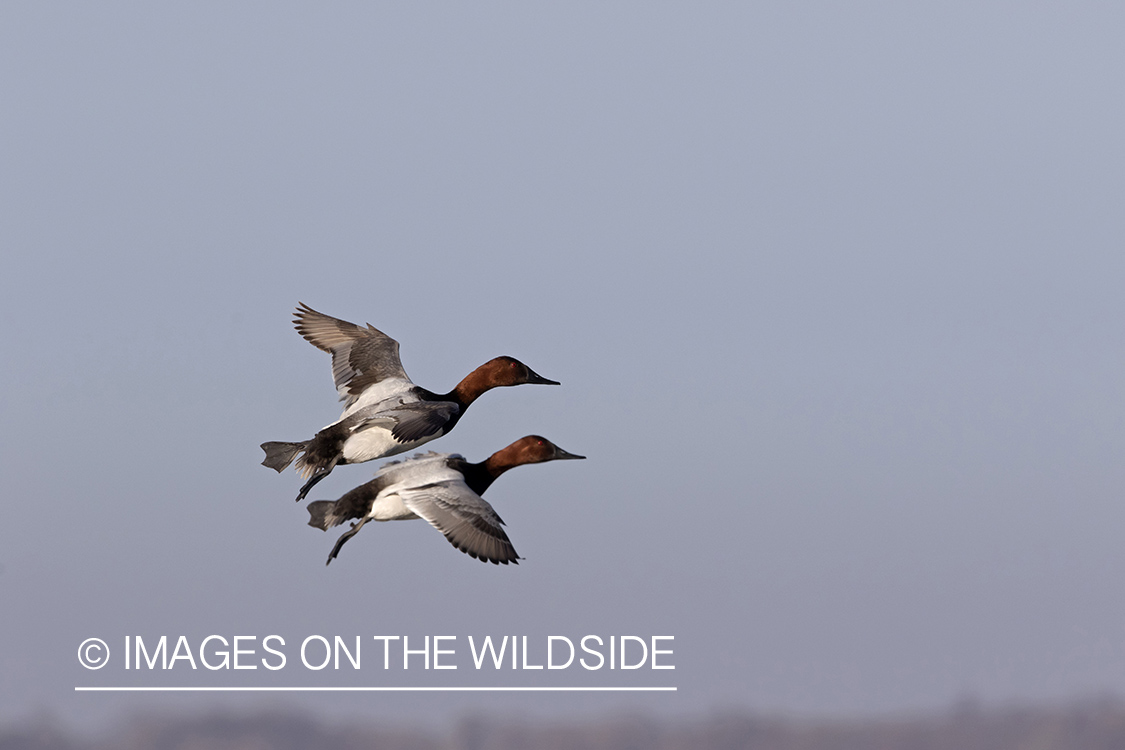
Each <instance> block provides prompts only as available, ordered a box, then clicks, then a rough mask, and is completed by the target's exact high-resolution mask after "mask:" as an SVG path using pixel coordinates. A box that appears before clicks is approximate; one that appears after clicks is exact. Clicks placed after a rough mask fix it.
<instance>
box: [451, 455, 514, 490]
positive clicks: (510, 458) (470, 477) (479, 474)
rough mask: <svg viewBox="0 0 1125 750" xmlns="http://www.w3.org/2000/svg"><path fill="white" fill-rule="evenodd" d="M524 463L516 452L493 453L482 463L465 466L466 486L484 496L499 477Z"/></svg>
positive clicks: (463, 469) (463, 470)
mask: <svg viewBox="0 0 1125 750" xmlns="http://www.w3.org/2000/svg"><path fill="white" fill-rule="evenodd" d="M523 463H524V462H523V461H520V460H519V457H518V456H517V455H516V454H515V452H514V451H508V450H507V449H505V450H502V451H497V452H496V453H493V454H492V455H491V456H489V457H488V458H487V459H485V460H484V461H481V462H480V463H476V464H469V463H467V464H465V466H464V467H463V468H462V469H461V473H462V474H464V475H465V484H467V485H469V489H471V490H472V491H473V492H475V493H477V494H478V495H483V494H484V491H485V490H487V489H488V488H489V487H490V486H492V483H493V482H495V481H496V478H497V477H499V476H500V475H501V474H503V473H504V472H505V471H507V470H508V469H511V468H514V467H516V466H520V465H522V464H523Z"/></svg>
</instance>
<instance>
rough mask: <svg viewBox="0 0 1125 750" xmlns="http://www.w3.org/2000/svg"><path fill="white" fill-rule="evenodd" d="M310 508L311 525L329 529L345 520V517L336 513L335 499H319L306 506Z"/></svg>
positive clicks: (325, 529)
mask: <svg viewBox="0 0 1125 750" xmlns="http://www.w3.org/2000/svg"><path fill="white" fill-rule="evenodd" d="M306 507H307V508H308V509H309V526H312V527H313V528H315V529H323V530H324V531H328V530H329V529H330V528H332V527H333V526H339V525H340V524H342V523H343V522H344V517H343V516H339V515H336V512H335V511H336V501H335V500H317V501H315V502H311V503H309V504H308V505H307V506H306Z"/></svg>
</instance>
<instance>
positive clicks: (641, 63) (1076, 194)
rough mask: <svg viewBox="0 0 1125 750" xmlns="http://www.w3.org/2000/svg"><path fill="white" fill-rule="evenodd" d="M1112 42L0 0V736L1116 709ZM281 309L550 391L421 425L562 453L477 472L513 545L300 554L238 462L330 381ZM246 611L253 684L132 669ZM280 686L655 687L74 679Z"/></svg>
mask: <svg viewBox="0 0 1125 750" xmlns="http://www.w3.org/2000/svg"><path fill="white" fill-rule="evenodd" d="M1123 31H1125V10H1123V9H1122V6H1120V5H1118V4H1116V3H1065V4H1064V3H1030V4H1029V3H1017V2H985V3H980V2H947V3H930V4H905V5H904V4H901V3H889V2H848V3H822V2H818V3H782V2H768V3H681V4H671V3H573V2H568V3H561V4H531V5H529V4H526V3H508V4H497V3H472V4H451V3H400V4H395V5H391V4H375V3H347V2H341V3H330V4H327V5H318V6H317V7H315V8H314V7H312V6H311V5H308V4H294V3H287V4H278V3H239V4H231V3H190V4H172V5H169V4H156V5H154V4H151V3H52V4H48V3H37V2H9V3H5V4H4V6H3V9H2V10H0V191H2V193H0V240H2V248H3V268H2V275H0V292H2V294H0V311H2V314H3V321H4V324H3V326H2V327H0V328H2V332H0V344H2V347H3V352H4V355H3V359H2V364H0V368H2V369H0V377H2V381H0V385H2V387H3V396H2V399H0V404H2V406H0V409H2V420H3V430H2V431H0V463H2V476H3V484H4V495H5V500H4V503H3V507H4V516H3V522H2V523H0V623H2V630H0V633H2V641H0V707H2V708H0V720H10V719H15V718H18V717H22V716H26V715H29V714H34V713H38V712H47V713H48V714H51V715H54V716H57V717H59V718H60V719H62V720H64V721H66V722H68V723H69V724H71V725H74V726H85V725H100V724H104V723H105V722H107V721H109V720H111V719H112V718H113V717H116V716H119V715H122V714H129V713H135V712H138V711H142V712H143V711H148V710H160V711H172V712H175V711H189V710H195V709H198V708H205V707H208V706H224V707H228V708H234V709H236V710H237V709H238V708H239V707H245V708H247V709H250V708H257V707H262V706H267V707H268V706H275V705H283V706H284V705H295V706H301V707H305V708H310V709H312V710H315V711H317V712H320V713H323V714H324V715H329V716H331V715H344V714H347V715H351V716H360V717H363V718H365V719H369V720H372V721H384V720H388V721H389V720H392V719H393V720H395V721H416V720H422V719H426V720H427V721H443V720H448V719H450V717H456V716H458V715H462V714H463V713H464V712H467V711H474V710H478V709H480V710H485V711H488V712H491V713H494V714H502V715H503V714H517V713H518V714H520V715H525V714H531V715H535V714H541V715H546V716H555V717H563V718H565V717H568V716H579V715H588V714H596V713H598V712H604V711H606V710H615V709H618V708H620V709H627V710H635V711H640V712H646V713H651V714H659V715H668V714H673V713H683V714H692V713H699V712H704V711H708V710H712V709H716V708H745V709H749V710H754V711H783V712H787V713H790V714H796V715H808V716H826V715H870V714H879V713H888V712H892V713H893V712H905V711H918V710H929V709H933V708H936V707H943V706H946V705H948V704H950V703H951V702H952V701H954V700H957V699H958V698H959V697H963V696H975V697H976V698H979V699H980V700H983V701H986V702H993V703H1010V702H1019V701H1033V702H1053V701H1064V700H1069V699H1072V698H1075V697H1081V696H1087V695H1090V694H1100V693H1110V694H1118V695H1119V694H1121V693H1125V595H1123V589H1122V581H1123V580H1125V544H1123V543H1122V531H1123V528H1122V527H1123V524H1125V504H1123V502H1122V500H1123V498H1122V487H1123V486H1125V460H1123V449H1125V438H1123V436H1125V423H1123V418H1125V379H1123V377H1122V371H1123V369H1125V349H1123V346H1122V342H1123V334H1125V322H1123V321H1125V294H1123V289H1125V211H1123V209H1125V139H1123V136H1122V134H1123V133H1125V98H1123V96H1122V92H1123V91H1125V45H1123V44H1122V35H1123ZM298 301H303V302H306V303H308V304H310V305H312V306H313V307H315V308H317V309H319V310H322V311H324V312H326V313H328V314H331V315H335V316H338V317H341V318H344V319H346V320H351V321H354V322H357V323H363V322H370V323H372V324H374V325H376V326H377V327H379V328H380V329H382V330H384V331H385V332H387V333H388V334H390V335H392V336H394V337H395V338H396V339H398V340H399V341H400V342H401V344H402V357H403V363H404V365H405V367H406V370H407V372H408V373H409V374H410V375H411V376H412V378H413V379H414V380H415V382H417V383H419V384H420V385H423V386H425V387H428V388H431V389H434V390H439V391H444V390H447V389H449V388H451V387H452V386H453V385H454V384H455V383H456V382H457V381H458V380H459V379H460V378H461V377H462V376H464V375H465V374H466V373H468V372H469V371H470V370H471V369H472V368H474V367H475V366H477V365H478V364H480V363H482V362H484V361H486V360H487V359H489V358H491V357H493V356H496V355H499V354H509V355H512V356H515V357H518V358H520V359H521V360H523V361H525V362H527V363H528V364H529V365H530V366H531V367H533V368H534V369H536V370H537V371H538V372H540V373H541V374H543V375H545V376H547V377H549V378H553V379H557V380H560V381H562V386H561V387H550V388H548V387H540V386H525V387H521V388H515V389H502V390H499V391H495V392H492V393H488V394H486V395H485V396H484V397H483V398H482V399H481V400H480V402H479V403H478V404H477V405H475V406H474V407H473V409H472V410H471V411H470V412H469V413H468V415H467V416H466V417H465V419H464V420H462V422H461V423H460V425H459V426H458V428H457V430H456V431H455V432H454V433H453V434H452V435H450V436H448V437H446V438H444V439H442V440H441V441H439V442H436V443H433V444H431V446H429V447H432V448H433V449H436V450H441V451H457V452H461V453H464V454H465V455H467V456H468V457H470V458H471V459H473V460H480V459H483V458H484V457H486V456H487V455H488V454H489V453H491V452H493V451H494V450H497V449H499V448H501V447H503V446H504V445H506V444H508V443H509V442H511V441H512V440H514V439H516V438H518V437H520V436H522V435H525V434H528V433H532V432H535V433H540V434H543V435H545V436H547V437H549V438H550V439H552V440H553V441H555V442H557V443H558V444H559V445H561V446H562V447H563V448H565V449H567V450H570V451H573V452H577V453H582V454H584V455H587V456H589V458H588V460H586V461H584V462H565V463H554V464H548V465H544V466H533V467H524V468H521V469H518V470H516V471H514V472H512V473H511V474H509V475H506V476H505V477H504V478H503V479H502V480H501V481H499V482H498V483H497V484H496V485H495V486H494V488H493V489H492V490H491V491H490V493H489V500H490V501H491V502H492V503H493V504H494V505H495V506H496V507H497V509H498V511H499V512H500V513H501V514H502V515H503V516H504V518H505V520H506V521H507V522H508V529H509V533H510V535H511V537H512V540H513V542H514V543H515V545H516V548H517V549H518V550H519V552H520V553H521V554H522V555H523V556H524V557H525V558H526V560H525V561H524V562H523V563H522V564H521V565H519V566H518V567H506V568H498V567H496V566H491V565H482V564H480V563H479V562H476V561H474V560H472V559H470V558H468V557H467V556H465V555H463V554H461V553H459V552H457V551H456V550H454V549H453V548H452V547H451V546H450V545H449V544H448V543H446V542H445V540H443V539H442V538H441V536H440V534H438V533H436V532H435V531H434V530H433V529H431V528H429V527H428V526H427V525H426V524H424V523H422V522H413V523H400V524H375V525H368V526H366V527H365V528H364V530H363V532H362V534H360V535H358V536H357V537H356V538H355V539H354V540H353V541H352V542H351V543H349V544H348V545H347V547H345V548H344V551H343V552H342V554H341V556H340V558H339V559H338V560H337V561H335V562H334V563H333V564H332V565H331V566H329V567H327V568H326V567H325V566H324V559H325V557H326V556H327V554H328V552H329V550H330V549H331V546H332V543H333V541H334V539H335V537H336V536H337V534H336V532H333V533H331V534H324V533H322V532H319V531H317V530H314V529H311V528H309V527H307V526H306V525H305V522H306V520H307V514H306V512H305V510H304V504H301V505H296V504H295V503H294V502H293V500H292V498H293V497H294V495H295V493H296V490H297V488H298V487H299V485H300V481H299V479H298V477H297V476H296V474H294V473H293V472H292V471H289V472H287V473H286V474H284V475H281V476H279V475H277V474H275V473H274V472H272V471H270V470H268V469H265V468H263V467H262V466H260V465H259V461H260V460H261V458H262V454H261V451H260V450H259V448H258V444H259V443H260V442H262V441H264V440H297V439H303V438H306V437H308V436H310V435H311V434H312V433H313V432H314V431H315V430H316V429H318V428H320V427H322V426H323V425H325V424H327V423H329V422H331V421H333V420H334V419H335V418H336V416H337V415H338V413H339V406H338V404H337V403H336V400H335V395H336V394H335V391H334V390H333V388H332V383H331V376H330V368H329V358H328V356H327V355H325V354H324V353H322V352H319V351H317V350H316V349H314V348H313V347H311V346H309V345H308V344H307V343H305V342H304V341H303V340H302V339H301V338H300V337H299V336H298V335H297V334H296V333H295V332H294V331H293V328H292V325H291V323H290V317H291V315H290V314H291V312H292V309H293V306H294V305H295V304H296V303H297V302H298ZM377 465H378V464H377V463H370V464H366V465H363V466H355V467H343V468H341V469H339V470H337V471H335V472H334V473H333V474H332V476H331V477H330V478H329V479H328V480H326V481H324V482H323V483H321V484H320V485H319V486H318V487H317V488H316V491H314V492H313V497H314V498H334V497H336V496H338V495H339V494H341V493H343V492H344V491H346V490H348V489H350V488H351V487H353V486H356V485H358V484H360V483H361V482H363V481H366V480H367V479H368V478H369V477H370V476H371V474H372V472H373V471H374V470H375V468H376V467H377ZM271 633H277V634H281V635H283V636H284V637H285V638H286V641H287V643H288V648H287V651H288V653H289V659H290V661H289V665H288V666H287V667H286V669H285V670H282V671H281V672H278V673H267V672H266V671H265V670H263V669H258V670H257V671H253V672H251V671H240V672H233V671H225V672H209V671H207V670H204V669H202V668H200V669H199V670H197V671H196V672H194V673H193V672H192V671H191V670H190V669H189V668H187V669H185V665H184V663H182V662H181V663H180V664H179V665H178V666H177V667H176V669H174V670H172V671H170V672H169V673H162V672H159V671H158V672H155V673H153V672H147V671H145V672H139V673H138V672H132V671H131V672H125V671H124V669H123V667H122V665H121V663H120V659H121V658H122V653H121V646H122V644H123V638H124V637H125V636H126V635H138V634H139V635H142V636H144V637H145V638H146V639H148V638H153V639H155V638H158V637H159V636H160V635H168V636H170V637H171V638H172V639H175V638H176V637H177V636H179V635H181V634H182V635H186V636H188V638H189V639H190V640H191V641H192V642H193V643H195V644H198V643H199V642H200V641H201V640H202V639H203V638H204V637H206V636H208V635H211V634H220V635H224V636H225V637H227V638H232V637H233V636H235V635H257V636H259V638H261V637H263V636H265V635H268V634H271ZM314 633H315V634H322V635H327V636H332V635H344V636H348V637H354V636H355V635H362V636H364V638H365V639H368V638H370V636H371V635H374V634H399V635H409V636H411V637H412V638H414V637H418V638H421V637H422V636H425V635H458V636H459V637H460V640H459V642H460V647H459V648H460V649H461V651H462V652H464V651H465V650H466V647H465V641H464V637H465V636H466V635H474V636H476V637H480V636H483V635H486V634H494V635H504V634H508V635H521V636H522V635H528V636H529V637H530V638H531V642H532V644H533V645H534V644H537V643H539V644H541V643H542V641H544V640H545V638H546V636H547V635H568V636H570V637H572V638H575V639H577V638H580V637H581V636H583V635H586V634H598V635H601V636H602V637H608V636H610V635H615V634H616V635H621V634H633V635H640V636H649V635H674V636H675V641H674V652H675V653H674V657H673V658H672V659H671V661H672V662H673V663H674V664H675V666H676V669H675V670H674V671H657V672H653V671H650V670H637V671H636V672H631V673H625V672H614V673H609V672H607V671H602V672H585V671H582V673H580V674H579V673H576V671H575V670H574V669H571V670H567V671H565V672H550V673H548V672H547V671H546V670H544V671H542V672H537V673H536V672H530V673H519V672H516V673H511V672H504V673H500V674H492V673H487V672H481V673H476V671H475V670H473V669H472V668H471V662H470V661H469V659H467V658H465V657H462V658H461V659H460V660H459V662H458V663H459V664H460V668H459V669H458V670H456V671H452V670H451V671H445V672H433V671H431V672H429V673H427V672H425V671H424V670H421V669H411V670H410V671H408V672H402V671H392V672H389V673H386V674H384V673H383V672H382V671H381V670H376V669H372V667H373V666H376V665H375V664H374V663H373V662H375V661H376V659H375V658H374V657H375V650H374V649H371V651H365V657H366V658H365V667H364V669H363V670H362V671H361V672H360V673H358V674H356V673H352V672H351V671H350V670H341V671H340V672H338V673H333V672H332V671H331V670H326V671H325V672H315V673H314V672H308V671H306V670H304V669H303V668H301V667H300V666H299V664H297V663H295V662H296V661H297V660H296V657H295V650H296V644H298V643H299V642H300V640H301V639H302V638H304V637H305V636H306V635H310V634H314ZM92 636H97V637H101V638H104V639H105V640H106V641H107V642H108V643H109V644H110V648H111V651H112V650H115V649H116V650H115V652H114V653H113V655H112V658H113V661H111V663H110V666H109V667H107V668H106V669H103V670H100V671H97V672H90V671H87V670H85V669H83V668H82V667H81V666H80V665H79V664H78V663H77V660H76V658H75V652H76V649H77V647H78V644H79V643H80V642H81V641H82V640H83V639H85V638H88V637H92ZM366 648H369V644H367V643H365V649H366ZM540 648H541V645H540ZM259 655H260V652H259ZM367 658H370V659H371V660H372V661H371V662H367V660H366V659H367ZM310 684H316V685H372V684H391V685H395V684H398V685H407V684H411V685H436V686H443V685H482V684H495V685H516V684H525V685H568V684H570V685H625V686H637V685H647V686H659V685H675V686H677V687H678V688H679V691H678V692H677V693H674V694H667V693H664V694H653V693H648V694H645V693H641V694H613V695H604V694H603V695H594V696H590V695H580V694H564V695H559V694H548V695H511V694H424V695H423V694H398V695H385V694H358V695H354V694H353V695H339V694H331V695H324V694H319V695H296V696H289V697H276V696H271V695H265V696H262V695H233V696H232V695H224V694H218V695H197V694H196V695H184V694H160V695H151V694H85V693H83V694H76V693H75V692H74V687H75V686H76V685H196V686H204V685H310Z"/></svg>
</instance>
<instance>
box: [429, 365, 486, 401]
mask: <svg viewBox="0 0 1125 750" xmlns="http://www.w3.org/2000/svg"><path fill="white" fill-rule="evenodd" d="M485 367H486V366H485V365H481V366H480V367H478V368H477V369H475V370H473V371H472V372H470V373H469V374H468V375H466V376H465V377H464V378H463V379H462V380H461V382H460V383H458V384H457V385H456V386H455V387H454V388H453V390H452V391H450V392H449V393H446V394H444V395H443V396H442V399H443V400H446V401H452V402H454V403H455V404H457V405H458V406H460V407H461V411H465V409H467V408H469V404H471V403H473V402H474V401H476V400H477V399H478V398H480V396H481V394H482V393H484V392H485V391H490V390H492V389H493V388H495V387H496V386H495V385H493V384H492V383H491V382H489V377H488V373H487V372H486V370H485Z"/></svg>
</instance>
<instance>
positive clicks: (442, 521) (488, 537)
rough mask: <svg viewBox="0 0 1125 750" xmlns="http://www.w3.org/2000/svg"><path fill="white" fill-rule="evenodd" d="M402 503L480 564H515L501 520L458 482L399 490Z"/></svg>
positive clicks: (512, 551)
mask: <svg viewBox="0 0 1125 750" xmlns="http://www.w3.org/2000/svg"><path fill="white" fill-rule="evenodd" d="M398 494H399V497H401V498H402V502H403V504H405V505H406V507H407V508H409V509H410V510H412V511H413V512H414V513H416V514H417V515H418V516H420V517H421V518H424V519H426V521H428V522H429V524H430V525H431V526H433V527H434V528H435V529H437V530H438V531H440V532H441V533H442V534H445V538H446V539H448V540H449V543H450V544H452V545H453V546H454V547H456V548H457V549H459V550H461V551H462V552H464V553H466V554H468V555H469V556H470V557H475V558H476V559H478V560H480V561H481V562H490V563H494V564H500V563H502V564H504V565H507V564H508V563H515V564H517V565H518V564H519V559H520V558H519V555H517V554H516V550H515V548H514V547H513V546H512V542H511V541H510V540H509V539H508V535H507V534H505V533H504V529H503V528H501V527H502V525H503V523H504V522H503V521H502V520H500V516H498V515H497V514H496V511H494V510H493V509H492V506H491V505H489V504H488V503H487V502H486V501H485V500H484V498H482V497H481V496H480V495H478V494H477V493H475V492H473V491H472V490H470V489H469V488H468V486H467V485H466V484H465V483H464V482H462V481H451V482H442V483H440V484H431V485H427V486H425V487H419V488H417V489H411V490H400V491H399V493H398Z"/></svg>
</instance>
